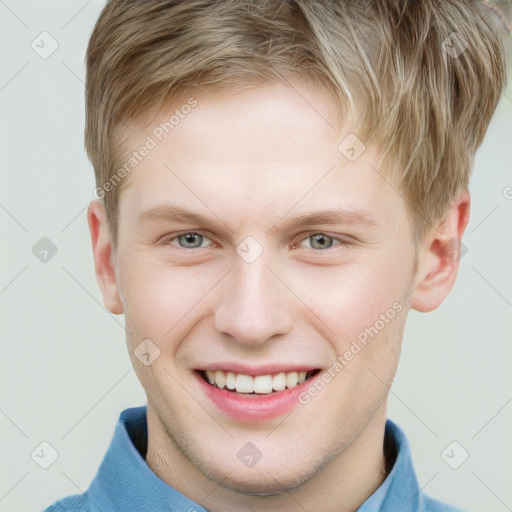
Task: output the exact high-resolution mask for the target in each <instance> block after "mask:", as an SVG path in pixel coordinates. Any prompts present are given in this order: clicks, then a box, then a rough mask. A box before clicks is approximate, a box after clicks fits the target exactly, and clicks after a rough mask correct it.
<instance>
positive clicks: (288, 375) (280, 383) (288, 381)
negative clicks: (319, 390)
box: [199, 369, 320, 395]
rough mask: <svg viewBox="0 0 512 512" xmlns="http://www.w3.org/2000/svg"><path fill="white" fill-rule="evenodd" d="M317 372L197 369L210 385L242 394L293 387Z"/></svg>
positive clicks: (260, 393)
mask: <svg viewBox="0 0 512 512" xmlns="http://www.w3.org/2000/svg"><path fill="white" fill-rule="evenodd" d="M319 372H320V369H316V370H312V371H308V372H305V371H299V372H297V371H292V372H278V373H273V374H266V375H254V376H253V375H247V374H244V373H236V372H230V371H224V370H199V374H200V375H201V377H202V378H203V379H204V380H205V381H206V382H207V383H208V384H210V385H211V386H214V387H216V388H219V389H223V390H226V391H231V392H233V393H236V394H243V395H269V394H272V393H275V392H279V391H284V390H286V389H293V388H295V387H297V386H298V385H300V384H302V383H303V382H305V381H306V380H308V379H310V378H311V377H313V376H315V375H317V374H318V373H319Z"/></svg>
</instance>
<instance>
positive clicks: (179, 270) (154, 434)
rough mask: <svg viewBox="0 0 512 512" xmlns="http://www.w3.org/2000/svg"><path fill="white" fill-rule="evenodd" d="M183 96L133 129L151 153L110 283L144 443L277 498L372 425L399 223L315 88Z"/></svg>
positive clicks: (395, 346) (127, 195)
mask: <svg viewBox="0 0 512 512" xmlns="http://www.w3.org/2000/svg"><path fill="white" fill-rule="evenodd" d="M297 91H299V92H300V94H298V92H297ZM195 100H196V101H197V104H196V105H195V106H194V107H193V108H192V109H190V112H189V113H188V114H187V115H183V118H182V117H180V119H179V122H178V123H177V124H176V125H175V126H174V127H173V129H172V131H171V130H169V133H165V132H164V133H163V135H162V136H161V139H162V140H158V138H157V137H156V136H155V135H154V133H160V131H157V132H154V131H153V130H154V129H155V128H156V127H158V126H159V125H160V123H163V122H165V121H166V120H169V118H170V116H171V115H172V114H173V111H174V109H175V108H179V107H180V106H179V105H173V107H172V109H170V110H169V111H167V110H164V111H162V112H161V113H160V114H159V116H158V119H157V120H156V121H155V122H154V123H152V124H151V125H148V126H134V127H133V130H132V132H131V135H130V139H129V141H128V142H127V145H126V147H127V153H131V152H132V151H133V150H135V149H136V148H140V147H141V146H142V144H144V141H147V137H148V135H150V136H151V137H152V139H154V141H155V142H156V146H155V147H154V148H151V149H150V151H149V152H148V154H147V156H145V157H144V158H142V159H141V161H140V162H138V163H137V165H136V166H135V167H134V168H133V170H132V171H131V172H130V174H129V176H128V177H127V178H126V183H125V186H124V187H123V191H122V193H121V195H120V201H119V223H118V241H117V247H116V252H115V258H114V261H115V276H116V289H117V293H118V296H119V301H120V304H122V306H120V308H121V309H122V311H123V312H124V313H125V316H126V327H127V333H128V334H127V343H128V349H129V353H130V357H131V359H132V362H133V366H134V368H135V371H136V372H137V375H138V377H139V379H140V381H141V383H142V385H143V386H144V389H145V391H146V393H147V397H148V424H149V431H150V443H151V444H152V445H153V447H157V451H159V452H160V453H167V454H169V453H173V454H175V458H174V459H173V462H172V464H171V465H172V466H174V467H181V468H182V469H183V470H184V471H187V472H188V474H200V475H201V476H202V477H205V478H207V479H210V480H213V481H215V482H217V483H220V484H221V485H222V487H224V488H226V489H230V490H234V491H237V492H243V493H247V494H273V493H277V492H279V491H280V490H282V489H283V488H286V489H290V488H293V487H296V486H298V485H300V484H301V483H303V482H305V481H307V480H310V479H312V478H314V477H315V476H316V475H318V474H320V473H321V472H322V471H327V470H328V468H329V467H335V466H336V464H338V463H339V464H341V461H343V460H344V457H345V458H347V457H348V453H349V451H350V449H351V446H354V445H355V444H356V442H360V441H361V440H362V439H365V437H366V438H368V439H370V437H369V436H371V435H372V434H371V433H372V432H373V433H375V432H377V431H378V429H379V428H383V425H384V422H385V417H386V412H385V408H386V407H385V406H386V397H387V393H388V385H390V384H391V381H392V379H393V376H394V374H395V371H396V367H397V364H398V359H399V353H400V346H401V340H402V333H403V329H404V324H405V318H406V315H407V312H408V310H409V303H408V294H409V293H410V292H411V289H412V288H413V286H414V283H413V279H414V245H413V229H412V224H411V220H410V216H409V214H408V211H407V205H406V203H405V202H404V200H403V199H402V197H401V195H399V194H398V193H397V188H398V185H395V186H390V184H389V183H388V181H387V180H386V179H384V178H383V173H382V171H381V170H379V169H377V168H375V165H376V164H375V163H376V161H377V158H378V156H379V155H378V153H377V152H376V150H375V149H373V148H372V147H366V148H365V149H364V151H363V152H362V153H361V154H359V156H357V153H359V151H360V150H361V149H362V148H361V147H357V146H356V148H355V149H354V152H352V151H351V148H352V147H353V146H354V145H353V144H350V141H351V140H352V139H350V138H349V139H348V141H346V142H344V143H343V141H344V140H345V139H346V138H347V137H349V135H350V133H351V129H350V125H349V124H348V123H346V124H345V125H343V126H342V127H341V129H339V128H336V129H335V128H334V127H335V126H337V124H336V123H337V121H336V119H335V118H334V114H333V112H334V108H333V104H332V102H331V100H330V99H329V97H327V96H322V95H318V94H315V95H313V94H311V93H310V92H308V90H307V89H306V88H302V87H301V86H300V85H299V84H295V86H294V89H292V88H290V87H288V86H286V85H284V84H269V85H265V86H262V87H249V88H245V89H242V90H239V91H238V92H236V93H234V92H229V93H228V92H222V91H214V90H210V91H207V92H204V93H202V94H200V95H195ZM186 101H187V98H185V99H184V100H183V103H186ZM183 111H187V112H188V111H189V109H188V108H187V109H185V110H183ZM183 111H182V112H183ZM363 142H364V141H363ZM340 143H342V144H341V146H340ZM340 148H341V149H340ZM128 156H129V155H128ZM347 156H348V157H347ZM354 156H356V157H357V158H355V159H354ZM143 340H150V341H145V342H144V343H145V345H142V346H141V345H140V344H141V342H143ZM138 347H139V348H138ZM143 349H144V350H143ZM137 351H138V352H137ZM141 352H144V353H145V354H150V355H149V356H148V355H146V356H144V357H145V358H146V363H150V362H151V361H152V362H151V364H143V363H142V362H141V360H139V358H138V357H137V356H136V354H137V353H138V354H139V355H140V353H141ZM304 379H306V380H304ZM212 382H213V384H212ZM228 388H231V389H228ZM377 425H379V427H377ZM358 440H359V441H358Z"/></svg>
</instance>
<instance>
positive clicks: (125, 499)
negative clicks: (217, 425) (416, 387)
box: [88, 406, 421, 512]
mask: <svg viewBox="0 0 512 512" xmlns="http://www.w3.org/2000/svg"><path fill="white" fill-rule="evenodd" d="M147 438H148V432H147V421H146V407H145V406H143V407H136V408H132V409H126V410H125V411H123V412H122V413H121V416H120V418H119V421H118V423H117V425H116V429H115V433H114V437H113V439H112V442H111V444H110V447H109V449H108V451H107V454H106V455H105V458H104V460H103V462H102V464H101V466H100V469H99V471H98V473H97V475H96V477H95V478H94V480H93V481H92V483H91V486H90V488H89V491H88V497H89V499H90V500H91V502H92V504H93V505H94V504H100V503H101V504H104V505H103V507H98V508H102V509H103V510H104V509H105V508H104V507H105V505H106V504H107V503H108V507H109V510H172V511H175V512H189V511H190V510H195V511H197V512H208V511H207V510H206V509H205V508H203V507H201V506H200V505H198V504H197V503H195V502H194V501H192V500H191V499H189V498H187V497H186V496H185V495H183V494H182V493H180V492H179V491H177V490H176V489H174V488H173V487H171V486H170V485H168V484H167V483H165V482H164V481H163V480H161V479H160V478H159V477H158V476H157V475H156V474H155V473H154V472H153V471H152V470H151V468H150V467H149V466H148V465H147V463H146V461H145V456H146V449H147ZM384 449H385V453H386V457H387V458H389V463H390V464H392V469H391V471H390V472H389V474H388V475H387V477H386V479H385V480H384V482H383V483H382V484H381V486H380V487H379V488H378V489H377V490H376V491H375V492H374V493H373V494H372V495H371V496H370V497H369V498H368V499H367V500H366V501H365V502H364V503H363V504H362V505H361V507H359V509H358V512H376V511H379V512H399V511H400V510H402V509H403V510H404V511H405V510H418V509H420V510H421V506H420V501H421V493H420V489H419V486H418V481H417V478H416V474H415V472H414V468H413V465H412V460H411V453H410V448H409V443H408V441H407V438H406V437H405V434H404V432H403V431H402V430H401V429H400V427H398V426H397V425H396V424H395V423H393V422H392V421H391V420H389V419H388V420H387V422H386V428H385V436H384ZM406 507H407V508H406Z"/></svg>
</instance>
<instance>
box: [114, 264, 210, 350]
mask: <svg viewBox="0 0 512 512" xmlns="http://www.w3.org/2000/svg"><path fill="white" fill-rule="evenodd" d="M210 281H211V283H210ZM122 282H123V283H124V286H122V287H121V288H122V296H123V302H124V305H125V317H126V326H127V330H128V333H129V338H130V339H131V341H132V343H136V342H137V340H139V339H145V338H149V339H151V340H153V341H154V342H155V343H157V345H158V346H159V347H160V348H161V349H163V348H164V347H165V348H166V349H170V348H172V344H171V345H170V346H169V341H170V340H172V339H178V340H179V339H182V338H183V336H184V333H182V332H181V331H182V330H183V329H185V328H186V323H187V322H186V321H185V320H186V317H187V315H188V314H193V312H194V309H195V308H196V307H198V305H199V304H200V302H201V299H202V298H203V297H204V296H205V294H206V293H207V292H208V290H209V289H210V288H211V287H212V286H213V284H215V279H214V277H212V278H211V279H210V278H209V273H208V272H207V271H204V269H203V271H202V272H201V273H199V271H196V270H195V269H191V268H176V267H173V268H170V267H168V266H164V265H162V264H159V263H155V262H154V261H151V262H145V261H141V260H140V259H139V260H137V259H135V258H132V259H131V260H130V263H129V264H128V265H126V267H125V268H124V269H123V279H122Z"/></svg>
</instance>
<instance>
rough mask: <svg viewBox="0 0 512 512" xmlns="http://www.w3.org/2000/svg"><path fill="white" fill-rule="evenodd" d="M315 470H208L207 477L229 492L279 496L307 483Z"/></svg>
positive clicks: (271, 468) (262, 468)
mask: <svg viewBox="0 0 512 512" xmlns="http://www.w3.org/2000/svg"><path fill="white" fill-rule="evenodd" d="M317 471H318V470H317V468H312V467H310V468H309V471H301V472H300V473H299V472H295V473H290V466H287V467H285V468H282V467H281V468H279V467H273V466H270V467H260V468H259V469H258V470H257V471H256V469H246V470H244V471H238V470H233V471H232V472H230V473H228V474H225V473H223V472H221V471H220V470H219V471H217V470H216V468H209V471H208V472H207V476H208V477H209V478H211V479H212V480H214V481H216V482H217V483H218V484H219V485H220V486H222V487H224V488H226V489H229V490H231V491H235V492H238V493H240V494H244V495H248V496H279V495H281V494H284V493H286V492H290V491H292V490H293V489H296V488H297V487H300V486H301V485H302V484H304V483H305V482H307V481H308V480H309V479H310V478H311V477H312V476H313V475H314V474H316V473H317Z"/></svg>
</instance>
